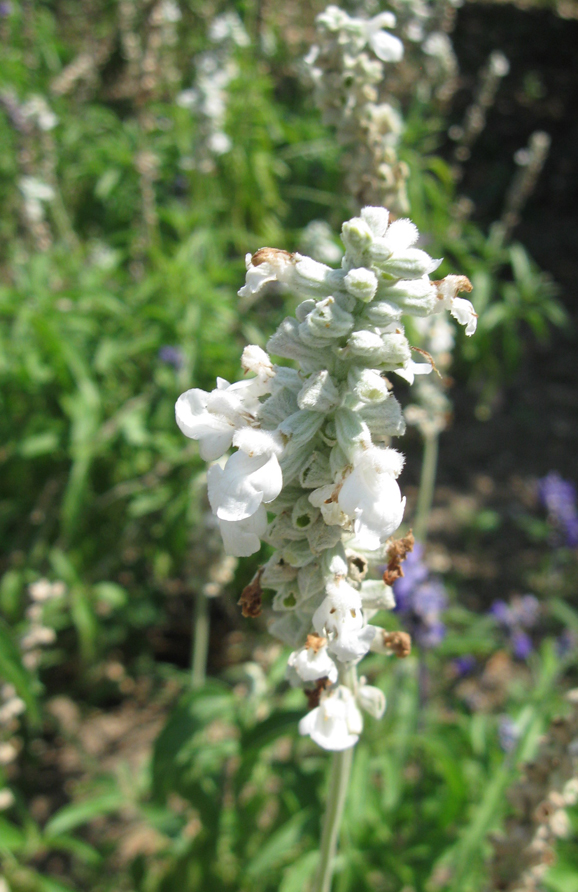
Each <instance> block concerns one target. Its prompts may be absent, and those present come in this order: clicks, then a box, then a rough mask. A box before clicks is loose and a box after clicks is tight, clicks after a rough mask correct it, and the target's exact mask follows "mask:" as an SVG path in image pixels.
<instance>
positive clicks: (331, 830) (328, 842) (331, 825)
mask: <svg viewBox="0 0 578 892" xmlns="http://www.w3.org/2000/svg"><path fill="white" fill-rule="evenodd" d="M353 749H354V748H353V747H349V749H347V750H342V751H341V752H339V753H333V759H332V762H331V773H330V775H329V790H328V795H327V808H326V811H325V818H324V821H323V833H322V835H321V850H320V855H319V867H318V869H317V876H316V878H315V883H314V884H313V888H312V892H330V890H331V880H332V878H333V869H334V866H335V854H336V851H337V841H338V839H339V828H340V826H341V818H342V817H343V809H344V807H345V799H346V796H347V787H348V785H349V776H350V774H351V764H352V762H353Z"/></svg>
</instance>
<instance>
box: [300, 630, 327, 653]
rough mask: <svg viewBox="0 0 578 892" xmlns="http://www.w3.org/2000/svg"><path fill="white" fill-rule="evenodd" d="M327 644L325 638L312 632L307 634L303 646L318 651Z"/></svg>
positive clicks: (314, 651)
mask: <svg viewBox="0 0 578 892" xmlns="http://www.w3.org/2000/svg"><path fill="white" fill-rule="evenodd" d="M326 644H327V638H323V636H322V635H317V634H316V633H315V632H313V633H312V634H311V635H308V636H307V641H306V642H305V647H306V648H307V650H312V651H313V653H319V651H320V650H321V648H322V647H325V645H326Z"/></svg>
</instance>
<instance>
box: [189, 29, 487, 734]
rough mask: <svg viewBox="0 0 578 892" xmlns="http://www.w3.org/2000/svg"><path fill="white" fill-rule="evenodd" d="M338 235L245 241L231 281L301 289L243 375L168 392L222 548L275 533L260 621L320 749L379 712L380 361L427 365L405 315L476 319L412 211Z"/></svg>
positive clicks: (392, 518) (389, 429)
mask: <svg viewBox="0 0 578 892" xmlns="http://www.w3.org/2000/svg"><path fill="white" fill-rule="evenodd" d="M380 21H381V20H380ZM375 27H376V28H377V24H376V25H375ZM380 39H382V38H380ZM342 239H343V243H344V245H345V254H344V256H343V259H342V262H341V267H340V268H339V269H332V268H331V267H329V266H326V265H324V264H323V263H319V262H317V261H315V260H312V259H311V258H309V257H304V256H302V255H300V254H289V253H287V252H285V251H279V250H277V249H273V248H262V249H260V250H259V251H257V252H256V253H255V254H253V255H252V256H251V257H248V258H247V278H246V283H245V285H244V286H243V288H242V289H241V291H240V294H242V295H243V296H244V297H251V296H253V295H255V294H259V293H260V292H261V291H262V290H263V289H266V288H269V287H271V284H272V283H275V287H278V286H282V287H283V289H286V290H289V291H290V292H291V293H293V294H294V295H296V296H298V297H301V298H302V302H301V303H300V304H299V306H298V307H297V309H296V313H295V316H294V317H288V318H286V319H285V320H284V321H283V322H282V323H281V325H280V326H279V328H278V329H277V331H276V332H275V334H274V335H273V336H272V337H271V339H270V340H269V343H268V345H267V352H265V351H264V350H263V349H262V348H260V347H257V346H248V347H246V348H245V350H244V352H243V357H242V361H241V365H242V368H243V371H244V372H245V374H246V375H247V376H249V377H246V378H244V379H243V380H242V381H240V382H238V383H235V384H229V382H227V381H225V380H223V379H218V381H217V387H216V389H215V390H213V391H212V392H211V393H206V392H205V391H202V390H199V389H197V388H193V389H191V390H188V391H187V392H186V393H184V394H183V395H182V396H181V397H179V399H178V401H177V405H176V417H177V423H178V425H179V427H180V429H181V430H182V431H183V433H184V434H185V435H186V436H188V437H190V438H192V439H194V440H197V441H198V443H199V449H200V453H201V456H202V457H203V458H205V459H207V460H208V461H215V464H213V465H212V466H211V467H210V468H209V471H208V489H209V501H210V504H211V508H212V510H213V513H214V514H215V515H216V517H217V519H218V524H219V527H220V530H221V533H222V537H223V542H224V545H225V550H226V551H227V553H228V554H230V555H235V556H239V557H244V556H247V555H250V554H254V553H255V552H257V551H258V550H259V548H260V546H261V542H262V541H265V542H267V543H268V544H269V545H270V546H272V548H273V554H272V556H271V557H270V558H269V560H268V561H267V563H266V564H265V566H264V567H263V568H262V571H261V572H260V574H259V584H260V585H261V586H262V588H263V589H265V590H270V591H272V592H273V597H272V605H271V606H272V620H271V624H270V631H271V633H272V634H273V635H275V636H276V637H277V638H279V639H281V640H282V641H284V642H285V643H286V644H288V645H289V646H291V648H292V653H291V655H290V657H289V661H288V678H289V680H290V681H291V683H292V684H294V685H299V686H302V687H303V688H304V689H305V690H306V691H308V692H309V694H310V700H311V702H312V703H313V704H314V708H313V709H312V711H311V712H310V713H309V714H308V715H307V716H305V718H304V719H303V720H302V721H301V723H300V726H299V727H300V731H301V733H302V734H308V735H309V736H310V737H311V738H312V740H314V741H315V742H316V743H317V744H319V746H321V747H323V748H325V749H330V750H341V749H345V748H347V747H350V746H353V745H354V744H355V743H356V742H357V740H358V738H359V734H360V733H361V729H362V718H361V712H360V708H361V709H363V710H365V711H366V712H368V713H369V714H370V715H372V716H374V717H377V718H379V717H380V716H381V715H382V714H383V711H384V709H385V699H384V697H383V694H382V693H381V692H380V691H379V690H378V689H376V688H372V687H371V686H370V685H366V684H364V683H358V682H357V681H356V676H355V672H354V671H352V670H353V669H354V667H355V666H356V665H357V663H358V662H359V661H360V660H361V659H362V658H363V657H364V656H365V655H366V654H367V652H368V651H369V650H370V648H373V649H375V640H376V636H378V634H381V633H380V630H379V627H378V626H377V625H372V624H371V623H370V622H369V620H370V619H372V618H373V617H374V615H375V614H376V613H377V612H378V611H379V610H383V609H390V608H391V607H393V606H394V601H393V597H392V594H391V590H390V589H389V588H387V587H386V586H385V584H384V583H383V582H379V581H376V580H364V576H365V574H366V572H367V564H368V558H373V559H375V560H380V559H383V556H384V554H385V553H386V551H387V548H388V540H389V539H390V537H391V536H392V535H393V534H394V533H395V531H396V530H397V528H398V527H399V525H400V524H401V522H402V519H403V513H404V508H405V498H403V496H402V494H401V490H400V487H399V483H398V478H399V477H400V475H401V472H402V469H403V464H404V457H403V455H402V454H401V453H400V452H399V451H398V450H397V449H395V448H393V447H392V446H391V445H390V443H391V441H392V439H393V438H395V437H399V436H401V435H402V434H403V433H404V430H405V423H404V418H403V414H402V411H401V408H400V406H399V403H398V402H397V400H396V398H395V397H394V395H393V393H392V390H391V382H390V380H389V375H390V374H391V373H393V372H395V373H396V374H398V375H402V376H403V377H405V378H406V379H408V380H410V381H411V380H413V376H414V375H415V374H420V373H422V372H428V371H431V365H430V364H429V363H428V362H420V363H416V362H414V361H413V359H412V352H411V349H410V345H409V343H408V341H407V338H406V336H405V332H404V328H403V324H402V322H401V319H402V317H403V315H410V316H415V317H432V316H437V314H438V313H440V312H442V311H443V310H448V311H449V312H450V313H451V314H452V315H453V316H454V317H456V318H457V319H458V321H460V322H461V323H462V324H463V325H465V327H466V334H471V333H472V330H473V328H475V320H476V315H475V312H474V310H473V307H472V305H471V304H470V302H469V301H467V300H465V299H463V298H460V297H458V294H459V292H460V291H469V290H471V286H470V284H469V282H468V280H467V279H465V278H464V277H463V276H447V277H446V278H445V279H442V280H441V281H436V282H432V281H431V280H430V274H431V273H432V272H433V271H434V270H435V269H436V268H437V267H438V265H439V263H440V261H439V260H433V259H432V258H431V257H430V256H429V255H428V254H427V253H426V252H425V251H423V250H421V249H419V248H417V247H416V242H417V239H418V232H417V229H416V227H415V226H414V224H413V223H411V222H410V221H409V220H396V221H395V222H391V220H390V217H389V214H388V212H387V211H386V210H385V209H384V208H375V207H367V208H364V209H363V210H362V212H361V215H360V216H359V217H355V218H353V219H352V220H349V221H347V223H345V224H344V225H343V229H342ZM270 354H272V355H274V356H279V357H282V358H283V359H288V360H292V361H293V362H294V364H295V367H293V368H290V367H287V366H276V365H275V364H274V363H273V362H272V360H271V359H270ZM231 448H233V452H232V454H230V455H229V457H228V458H226V459H225V458H224V457H223V456H224V454H225V453H226V452H227V451H228V450H229V449H231ZM217 459H219V461H218V462H217ZM315 704H316V705H315Z"/></svg>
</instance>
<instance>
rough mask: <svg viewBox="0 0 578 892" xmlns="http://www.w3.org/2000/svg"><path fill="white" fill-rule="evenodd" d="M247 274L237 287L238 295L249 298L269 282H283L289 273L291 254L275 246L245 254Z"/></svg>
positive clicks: (291, 261)
mask: <svg viewBox="0 0 578 892" xmlns="http://www.w3.org/2000/svg"><path fill="white" fill-rule="evenodd" d="M245 266H246V267H247V275H246V278H245V284H244V285H243V287H242V288H239V291H238V292H237V294H238V295H239V297H244V298H251V297H253V296H254V295H256V294H258V293H259V292H260V291H261V289H262V288H263V287H264V286H265V285H267V284H268V283H269V282H280V283H281V284H285V283H286V280H288V279H289V277H290V275H291V268H292V266H293V256H292V255H291V254H289V252H288V251H279V250H278V249H277V248H260V249H259V250H258V251H256V252H255V253H254V254H246V255H245Z"/></svg>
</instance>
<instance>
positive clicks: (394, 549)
mask: <svg viewBox="0 0 578 892" xmlns="http://www.w3.org/2000/svg"><path fill="white" fill-rule="evenodd" d="M414 545H415V539H414V536H413V533H412V531H411V530H410V531H409V533H408V534H407V536H404V537H403V538H402V539H392V541H391V545H390V546H389V548H388V550H387V569H386V571H385V573H384V574H383V581H384V582H385V584H386V585H393V583H394V582H395V580H396V579H399V578H400V577H401V576H403V575H404V574H403V569H402V566H401V565H402V563H403V561H405V559H406V557H407V556H408V554H409V552H410V551H413V546H414Z"/></svg>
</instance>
